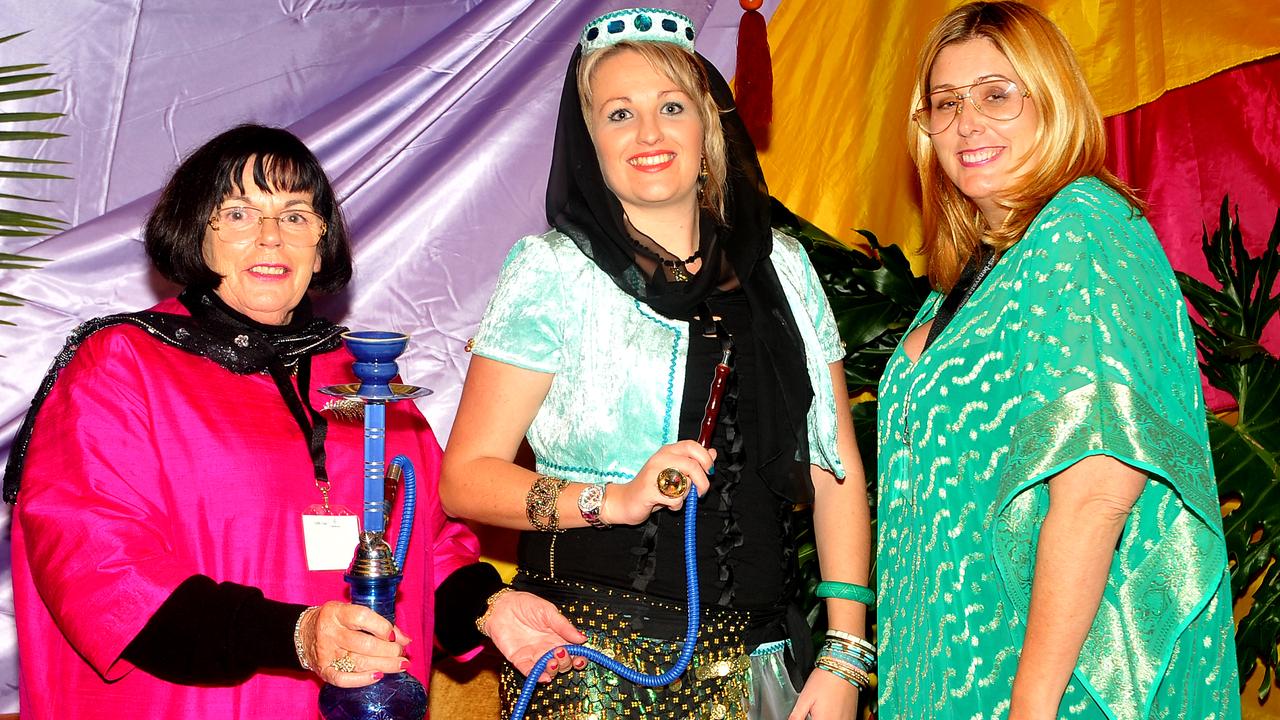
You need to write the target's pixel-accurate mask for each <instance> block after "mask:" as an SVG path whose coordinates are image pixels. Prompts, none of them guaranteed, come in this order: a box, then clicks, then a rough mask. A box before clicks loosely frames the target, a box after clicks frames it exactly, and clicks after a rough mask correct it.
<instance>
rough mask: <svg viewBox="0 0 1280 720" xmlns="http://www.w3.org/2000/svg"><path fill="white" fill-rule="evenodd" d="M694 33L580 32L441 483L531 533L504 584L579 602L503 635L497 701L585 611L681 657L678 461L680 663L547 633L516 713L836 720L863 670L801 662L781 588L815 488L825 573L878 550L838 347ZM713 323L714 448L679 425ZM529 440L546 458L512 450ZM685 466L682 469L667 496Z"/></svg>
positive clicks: (861, 564) (840, 572)
mask: <svg viewBox="0 0 1280 720" xmlns="http://www.w3.org/2000/svg"><path fill="white" fill-rule="evenodd" d="M693 40H694V32H693V28H692V25H691V23H690V22H689V19H688V18H687V17H685V16H683V15H680V14H678V13H672V12H668V11H662V10H654V9H636V10H626V11H618V12H614V13H609V14H608V15H605V16H603V17H600V18H597V19H596V20H594V21H592V22H591V23H589V24H588V25H587V27H586V28H585V30H584V31H583V34H582V36H581V40H580V42H579V47H578V49H577V51H576V52H575V53H574V54H573V57H572V59H571V60H570V63H569V69H568V72H567V73H566V78H565V85H564V88H563V91H562V95H561V104H560V115H559V122H558V125H557V130H556V141H555V149H554V151H553V153H552V166H551V176H550V180H549V182H548V188H547V220H548V222H549V223H550V224H551V225H552V227H553V229H552V230H551V231H549V232H547V233H544V234H543V235H540V236H535V237H526V238H523V239H521V240H520V241H519V242H518V243H516V246H515V247H514V248H513V249H512V251H511V254H510V255H509V256H508V258H507V262H506V264H505V266H504V267H503V270H502V273H501V275H500V277H499V279H498V286H497V288H496V290H495V291H494V295H493V298H492V300H491V301H490V303H489V307H488V309H487V310H486V312H485V316H484V318H483V320H482V321H481V323H480V327H479V330H478V331H477V333H476V337H475V340H474V344H473V348H472V352H473V357H472V360H471V366H470V369H469V370H468V375H467V382H466V386H465V389H464V390H463V394H462V401H461V404H460V406H459V409H458V416H457V421H456V422H455V424H454V429H453V433H452V435H451V437H450V440H449V447H448V451H447V452H446V455H445V461H444V471H443V480H442V485H441V498H442V501H443V503H444V504H445V507H446V508H447V509H448V511H449V512H451V513H456V514H458V515H461V516H463V517H467V518H469V519H472V520H476V521H479V522H486V523H491V524H494V525H499V526H505V527H509V528H514V529H519V530H522V531H524V532H523V533H522V534H521V541H520V547H519V551H518V552H519V565H520V572H519V574H518V575H517V576H516V579H515V581H514V583H513V586H514V587H515V588H516V589H517V590H523V591H527V592H532V593H536V594H537V595H539V596H541V597H545V598H547V599H550V600H552V601H553V602H554V603H555V604H556V605H557V606H558V608H559V609H560V610H561V612H562V613H563V614H564V616H565V617H566V618H568V620H570V621H572V623H573V626H572V627H568V628H565V627H564V625H565V623H561V624H559V625H558V626H557V631H558V632H557V633H547V634H543V635H540V636H538V635H533V634H531V635H530V636H529V637H528V638H527V640H525V641H524V642H518V643H512V642H507V641H506V640H503V641H501V642H499V643H498V647H499V649H500V650H502V651H503V652H504V654H505V655H506V656H507V658H508V659H509V660H510V661H511V666H512V667H508V668H506V669H505V671H504V675H503V694H504V696H505V700H506V702H507V706H508V707H510V705H511V703H512V702H513V701H514V694H515V691H516V690H518V688H519V682H522V681H523V677H520V675H521V674H523V673H526V672H529V670H530V668H531V666H532V665H533V663H534V660H535V659H536V658H537V657H538V656H539V655H541V654H542V653H543V652H545V651H547V650H549V649H551V648H552V647H555V646H558V645H563V644H564V643H566V642H582V641H583V637H582V636H581V635H578V634H577V630H581V631H582V632H583V633H584V634H585V635H586V642H587V644H589V645H591V646H593V647H595V648H597V649H601V650H602V651H605V652H608V653H609V654H612V655H613V656H614V657H616V658H618V659H619V660H622V661H624V662H625V663H626V664H628V665H632V666H635V665H640V666H641V667H642V669H643V671H645V672H650V673H654V672H659V671H663V670H666V669H667V668H668V667H669V666H670V665H671V664H672V660H673V659H674V657H675V654H676V649H678V648H679V647H680V646H681V645H682V644H683V641H684V637H683V635H684V632H685V618H686V613H685V609H684V607H683V606H684V603H685V575H684V573H685V560H684V554H683V542H682V537H683V531H684V515H683V513H682V512H677V511H679V510H681V508H682V506H683V504H684V501H685V494H684V493H686V492H688V491H689V490H688V489H687V487H688V483H689V482H692V484H693V487H695V488H696V491H697V492H698V493H699V495H700V501H699V503H698V516H697V519H698V522H697V529H696V531H697V540H696V543H695V545H696V552H697V558H698V562H699V565H700V567H699V580H700V582H699V587H700V590H701V595H702V608H701V617H702V623H703V624H702V628H701V632H700V633H699V635H698V639H697V650H696V651H695V655H694V659H693V664H692V666H691V667H690V669H689V670H688V671H687V672H686V673H685V674H684V675H683V676H681V678H680V679H679V680H678V681H677V682H676V683H673V684H672V685H669V686H667V687H665V688H660V689H654V690H649V689H645V688H638V687H635V686H632V685H631V684H630V683H627V682H625V681H622V680H619V679H618V678H617V677H616V676H614V675H613V674H612V673H609V672H608V671H606V670H603V669H601V668H599V667H597V666H594V665H593V666H590V667H586V668H582V667H579V668H578V669H577V671H576V672H575V671H571V668H573V667H574V666H573V664H572V663H571V661H570V659H569V658H568V657H567V656H565V655H563V654H561V655H558V656H557V657H556V661H555V662H554V663H551V665H550V666H549V670H550V672H549V673H548V674H549V676H550V677H546V678H543V680H544V681H545V682H544V683H543V684H541V685H539V686H538V689H537V691H536V692H535V693H534V694H533V700H532V705H531V708H530V712H529V716H530V717H538V718H544V719H547V718H553V719H556V720H569V719H573V720H577V719H579V718H581V719H583V720H585V719H586V718H597V719H598V720H605V719H606V718H609V719H614V718H617V719H619V720H621V719H624V718H625V720H646V719H647V720H671V719H673V718H680V719H681V720H685V719H688V718H708V719H710V718H715V719H725V720H727V719H729V718H733V719H735V720H784V718H795V719H796V720H800V719H801V718H806V717H812V718H816V719H818V720H827V719H830V718H838V719H840V720H847V719H848V718H850V717H852V716H853V714H854V712H855V709H856V707H857V698H858V687H857V683H856V682H855V681H861V682H863V683H865V679H864V678H862V677H860V676H858V675H856V674H854V673H846V674H849V675H850V677H852V678H854V680H848V679H846V678H844V677H843V676H839V675H838V674H837V673H836V672H834V671H832V670H829V669H814V670H813V671H812V673H810V674H809V675H808V678H807V680H804V681H803V682H801V675H802V674H803V671H805V670H808V667H805V666H806V665H808V664H809V662H810V661H809V660H807V659H803V653H801V652H799V650H798V648H799V645H800V642H799V641H801V640H803V639H805V638H807V637H808V635H809V630H808V627H807V626H806V625H805V623H804V620H803V618H802V617H801V616H800V614H799V612H798V611H795V610H794V608H793V607H791V605H792V603H790V602H789V601H790V599H791V596H792V595H793V590H794V589H795V586H796V584H797V577H796V575H797V574H796V572H795V566H796V562H795V559H796V558H795V548H794V536H793V534H792V533H791V532H790V524H789V523H790V522H791V517H792V516H793V514H794V513H793V508H794V507H795V505H796V504H801V503H805V504H807V503H812V505H813V508H814V510H813V512H814V525H815V534H816V538H817V545H818V551H819V555H820V561H821V566H822V574H823V577H824V579H825V580H827V581H829V582H833V583H840V584H848V585H852V584H854V583H864V582H866V577H867V573H868V572H869V565H870V528H869V514H870V508H869V506H868V503H867V500H866V493H865V486H864V483H863V476H862V468H861V465H860V461H859V459H858V455H857V448H856V444H855V443H854V439H853V430H852V423H851V420H850V418H849V413H848V409H849V408H848V403H847V393H846V391H845V387H844V372H843V369H842V366H841V362H840V361H841V359H842V358H843V356H844V350H843V348H842V347H841V344H840V338H839V333H838V331H837V329H836V325H835V322H834V318H833V316H832V313H831V309H830V306H829V305H828V303H827V300H826V297H825V296H824V295H823V291H822V287H821V284H820V283H819V282H818V278H817V275H816V273H815V272H814V271H813V268H812V266H811V265H810V264H809V261H808V258H807V257H806V256H805V253H804V250H803V249H802V248H801V247H800V245H799V243H798V242H796V240H794V239H793V238H789V237H786V236H785V235H781V234H775V233H773V232H772V231H771V228H770V225H769V209H770V207H769V206H770V204H769V197H768V192H767V189H766V187H765V185H764V179H763V176H762V173H761V171H760V166H759V162H758V160H757V159H756V154H755V148H754V147H753V146H752V145H751V140H750V138H749V136H748V135H747V132H746V128H745V126H744V125H743V123H742V121H741V119H740V118H739V117H738V115H737V113H736V112H735V111H734V110H733V98H732V95H731V94H730V91H729V87H728V84H727V83H726V82H725V81H724V79H723V78H722V77H721V76H720V75H719V73H717V72H716V71H715V68H714V66H712V65H711V64H710V63H708V62H707V61H706V60H705V59H703V58H702V57H701V56H699V55H696V54H695V53H694V52H693ZM726 343H729V344H732V346H733V347H734V348H735V349H736V352H735V357H736V360H735V362H734V370H733V373H732V375H731V376H730V380H729V381H728V389H727V390H726V393H725V398H726V400H725V403H724V408H723V410H722V412H721V413H720V418H719V424H718V425H717V426H716V431H715V436H714V438H712V449H711V450H710V451H708V450H707V449H704V448H703V447H702V446H701V445H700V444H699V443H698V442H697V441H696V440H693V439H692V438H696V437H698V435H699V427H700V423H701V420H702V417H703V410H704V407H705V405H706V403H707V397H708V388H709V386H710V384H711V377H712V370H713V366H714V365H715V363H716V362H718V361H719V359H720V358H721V352H722V348H724V347H725V344H726ZM522 437H527V438H528V441H529V445H530V447H531V448H532V449H533V452H534V455H535V457H536V463H537V464H536V472H535V471H530V470H528V469H525V468H523V467H520V466H518V465H516V464H514V462H513V461H514V459H515V456H516V452H517V449H518V447H519V445H520V441H521V438H522ZM673 475H674V476H675V477H677V478H678V477H680V476H681V475H684V476H685V482H684V485H685V487H686V489H683V490H680V489H679V488H678V487H677V488H676V489H675V490H674V491H673V492H672V493H671V494H667V493H666V492H664V489H665V490H672V485H673V483H666V484H664V482H665V481H664V480H663V479H662V478H663V477H666V478H668V479H671V477H672V476H673ZM848 585H845V588H846V589H849V588H848ZM525 597H527V596H525V595H523V594H522V593H518V592H515V593H506V594H503V595H496V596H494V598H493V599H492V600H493V602H492V605H493V607H495V608H499V609H505V608H507V607H509V606H512V605H513V604H515V603H520V602H521V601H522V599H523V598H525ZM827 611H828V617H829V619H830V626H831V629H832V630H834V631H837V632H841V633H844V634H848V635H853V636H856V635H862V634H863V633H864V627H863V626H864V606H862V605H860V604H858V603H857V602H854V601H853V600H851V599H848V598H839V597H832V598H831V599H830V600H828V602H827ZM511 614H512V613H508V615H511ZM494 622H495V623H498V622H504V623H505V622H507V621H506V620H503V619H502V618H495V620H494ZM495 627H496V625H495ZM575 628H576V629H575ZM829 644H830V645H831V648H832V649H833V650H834V647H835V643H834V642H830V643H829ZM827 649H828V646H827V645H824V651H826V650H827ZM561 653H563V650H561ZM824 657H825V656H823V655H821V654H820V655H819V660H818V661H819V662H823V661H824V660H823V658H824ZM832 657H836V656H834V655H832ZM836 659H839V658H838V657H836ZM864 664H865V663H864ZM834 668H835V671H839V670H840V669H841V667H840V666H839V665H835V666H834ZM855 669H856V668H855Z"/></svg>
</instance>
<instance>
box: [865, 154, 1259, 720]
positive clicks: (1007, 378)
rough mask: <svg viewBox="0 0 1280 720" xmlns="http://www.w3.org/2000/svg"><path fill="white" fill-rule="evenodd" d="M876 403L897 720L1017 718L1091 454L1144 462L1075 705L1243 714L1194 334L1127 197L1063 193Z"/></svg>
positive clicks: (899, 366)
mask: <svg viewBox="0 0 1280 720" xmlns="http://www.w3.org/2000/svg"><path fill="white" fill-rule="evenodd" d="M940 301H941V297H940V296H939V295H938V294H937V293H935V294H934V295H933V296H931V297H930V298H929V300H928V301H927V302H926V303H925V306H924V307H923V308H922V309H921V311H920V314H919V315H918V316H917V318H916V320H915V323H914V324H913V327H915V325H919V324H920V323H921V322H924V321H926V320H928V319H929V318H931V317H933V314H934V312H935V311H936V309H937V307H938V305H939V304H940ZM879 398H880V415H879V442H880V451H879V464H880V470H879V472H880V478H879V514H878V521H879V523H880V529H879V550H878V555H877V563H878V573H879V578H878V580H879V589H878V594H879V610H878V617H879V623H880V629H879V645H880V709H881V717H882V718H886V720H897V719H898V718H904V719H906V718H909V719H911V720H915V719H917V718H958V719H965V720H967V719H969V718H975V719H976V718H981V719H983V720H985V719H987V718H1002V717H1006V716H1007V715H1008V711H1009V697H1010V692H1011V689H1012V686H1013V677H1014V673H1015V672H1016V671H1017V666H1018V654H1019V650H1020V648H1021V646H1022V641H1023V633H1024V631H1025V622H1026V617H1027V608H1028V605H1029V602H1030V597H1031V583H1032V576H1033V572H1034V566H1035V555H1036V545H1037V541H1038V536H1039V529H1040V524H1041V523H1042V522H1043V520H1044V517H1045V513H1046V511H1047V509H1048V505H1049V496H1048V487H1047V485H1046V481H1047V480H1048V479H1049V478H1051V477H1052V476H1053V475H1055V474H1056V473H1058V472H1061V471H1062V470H1063V469H1065V468H1067V467H1069V466H1071V465H1072V464H1074V463H1076V462H1077V461H1079V460H1081V459H1082V458H1084V457H1087V456H1090V455H1097V454H1105V455H1109V456H1112V457H1114V458H1117V459H1119V460H1121V461H1123V462H1125V463H1127V464H1129V465H1131V466H1133V467H1136V468H1139V469H1142V470H1144V471H1146V472H1147V473H1148V476H1149V478H1148V481H1147V485H1146V487H1145V488H1144V489H1143V491H1142V494H1141V496H1140V497H1139V499H1138V501H1137V503H1136V504H1135V506H1134V508H1133V511H1132V514H1131V515H1130V517H1129V519H1128V522H1127V524H1126V526H1125V529H1124V532H1123V534H1122V536H1121V538H1120V541H1119V543H1118V545H1117V548H1116V553H1115V557H1114V559H1113V561H1112V565H1111V570H1110V575H1109V577H1108V580H1107V585H1106V589H1105V591H1104V594H1103V598H1102V603H1101V606H1100V608H1099V610H1098V614H1097V616H1096V617H1095V619H1094V622H1093V626H1092V627H1091V629H1090V631H1089V635H1088V638H1087V639H1086V641H1085V643H1084V646H1083V648H1082V650H1081V653H1080V658H1079V661H1078V664H1077V665H1076V668H1075V671H1074V673H1073V675H1072V678H1071V681H1070V684H1069V686H1068V688H1067V691H1066V693H1065V695H1064V697H1063V699H1062V703H1061V705H1060V707H1059V713H1058V715H1059V717H1063V718H1111V719H1112V720H1136V719H1139V718H1141V719H1145V718H1223V717H1233V718H1238V717H1240V705H1239V695H1238V685H1237V674H1236V663H1235V650H1234V645H1233V641H1232V624H1231V591H1230V584H1229V577H1228V574H1227V555H1226V548H1225V544H1224V542H1223V536H1222V521H1221V514H1220V510H1219V506H1218V498H1217V494H1216V488H1215V484H1214V480H1213V469H1212V464H1211V459H1210V455H1209V442H1208V436H1207V431H1206V427H1205V415H1204V399H1203V396H1202V393H1201V388H1200V376H1199V371H1198V369H1197V366H1196V358H1195V346H1194V339H1193V336H1192V332H1191V326H1190V323H1189V321H1188V319H1187V311H1186V307H1185V305H1184V303H1183V300H1182V294H1181V292H1180V291H1179V289H1178V285H1177V282H1176V281H1175V279H1174V277H1173V273H1172V270H1171V269H1170V267H1169V263H1168V261H1167V260H1166V258H1165V256H1164V253H1163V252H1162V251H1161V248H1160V245H1159V243H1158V242H1157V241H1156V238H1155V235H1154V234H1153V233H1152V231H1151V227H1150V225H1148V224H1147V222H1146V221H1145V220H1144V219H1142V218H1141V217H1140V216H1137V215H1136V214H1135V213H1134V212H1133V211H1132V210H1131V208H1130V206H1129V205H1128V204H1127V203H1126V202H1125V201H1124V199H1123V198H1122V197H1120V196H1119V195H1118V194H1117V193H1115V192H1114V191H1112V190H1111V189H1110V188H1108V187H1107V186H1106V185H1104V184H1103V183H1102V182H1100V181H1098V180H1097V179H1095V178H1084V179H1081V180H1078V181H1076V182H1074V183H1072V184H1071V185H1069V186H1067V187H1066V188H1064V189H1063V190H1062V191H1061V192H1059V193H1058V195H1057V196H1055V197H1054V198H1053V200H1051V201H1050V202H1049V204H1048V205H1046V206H1045V208H1044V209H1043V210H1042V211H1041V213H1040V214H1039V216H1038V217H1037V218H1036V220H1035V222H1033V223H1032V225H1031V228H1030V229H1029V230H1028V231H1027V233H1026V234H1025V236H1024V237H1023V238H1022V240H1020V241H1019V242H1018V243H1017V244H1015V245H1014V246H1013V247H1012V248H1010V249H1009V250H1008V251H1007V252H1006V253H1005V255H1004V257H1003V258H1001V260H1000V262H999V263H997V264H996V266H995V268H994V269H993V270H992V271H991V274H990V275H989V276H988V277H987V279H986V281H985V282H984V283H983V284H982V286H981V287H980V288H979V289H978V290H977V292H975V293H974V295H973V297H972V298H970V300H969V302H968V303H966V304H965V305H964V306H963V307H962V308H961V309H960V310H959V312H957V313H956V315H955V317H954V319H953V320H952V322H951V324H950V325H949V326H948V327H947V328H946V329H945V330H944V331H943V332H942V333H941V334H940V335H939V336H938V338H937V340H936V342H935V343H934V344H933V345H932V346H931V347H930V348H929V349H928V350H927V351H926V352H925V353H924V354H923V355H922V356H921V357H920V359H919V360H918V361H917V362H915V363H912V362H911V360H910V359H909V358H907V356H906V355H905V354H904V352H903V351H902V348H899V349H898V350H897V352H895V353H894V355H893V357H892V358H891V359H890V361H889V364H888V367H887V368H886V371H885V376H884V379H883V380H882V381H881V383H880V396H879Z"/></svg>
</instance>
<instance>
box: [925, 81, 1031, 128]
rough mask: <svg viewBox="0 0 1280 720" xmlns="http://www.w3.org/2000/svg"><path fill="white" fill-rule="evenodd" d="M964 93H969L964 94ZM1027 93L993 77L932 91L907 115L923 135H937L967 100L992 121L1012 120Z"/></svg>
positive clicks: (1022, 106) (1013, 83)
mask: <svg viewBox="0 0 1280 720" xmlns="http://www.w3.org/2000/svg"><path fill="white" fill-rule="evenodd" d="M965 90H968V91H969V92H964V91H965ZM1030 96H1031V93H1030V92H1028V91H1026V90H1023V89H1022V88H1020V87H1018V84H1017V83H1015V82H1014V81H1012V80H1010V79H1008V78H1002V77H995V78H989V79H987V80H983V81H982V82H976V83H973V84H972V85H961V86H960V87H957V88H947V89H945V90H934V91H933V92H931V93H929V94H928V95H925V96H924V99H923V100H921V101H920V107H919V108H918V109H916V111H915V112H913V113H912V114H911V117H913V118H914V119H915V121H916V126H917V127H919V128H920V131H921V132H923V133H925V134H926V135H937V134H938V133H940V132H943V131H944V130H946V129H947V128H949V127H951V124H952V123H954V122H955V121H956V117H957V116H959V115H960V113H961V112H963V111H964V101H965V100H968V101H969V104H970V105H973V109H974V110H977V111H978V113H979V114H981V115H983V116H984V117H988V118H991V119H992V120H1001V121H1003V120H1013V119H1015V118H1017V117H1018V116H1019V115H1021V114H1022V109H1023V108H1024V107H1025V106H1026V103H1025V100H1026V98H1028V97H1030Z"/></svg>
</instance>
